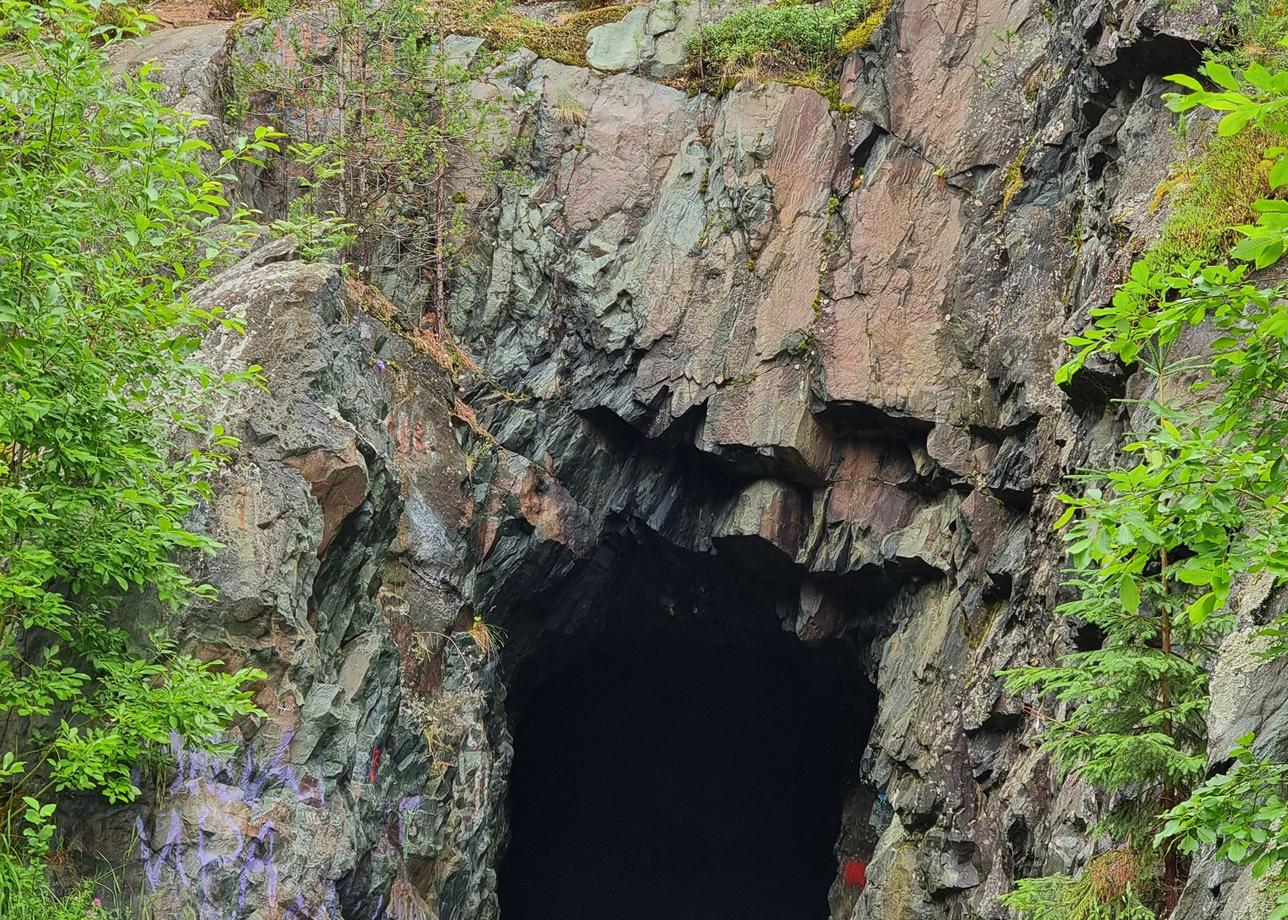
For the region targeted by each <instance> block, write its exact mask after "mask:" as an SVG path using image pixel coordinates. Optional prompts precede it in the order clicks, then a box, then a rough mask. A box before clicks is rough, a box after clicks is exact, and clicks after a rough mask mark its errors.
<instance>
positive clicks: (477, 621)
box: [469, 617, 505, 658]
mask: <svg viewBox="0 0 1288 920" xmlns="http://www.w3.org/2000/svg"><path fill="white" fill-rule="evenodd" d="M469 634H470V638H471V639H473V640H474V644H475V645H476V646H478V649H479V651H480V652H482V653H483V655H484V657H485V658H494V657H496V655H498V654H499V653H500V651H501V646H502V645H504V644H505V631H504V630H503V629H501V627H499V626H493V625H492V624H491V623H486V622H484V621H483V618H482V617H475V618H474V622H473V623H471V624H470V629H469Z"/></svg>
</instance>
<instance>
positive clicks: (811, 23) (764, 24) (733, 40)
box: [689, 0, 888, 95]
mask: <svg viewBox="0 0 1288 920" xmlns="http://www.w3.org/2000/svg"><path fill="white" fill-rule="evenodd" d="M881 2H882V0H826V2H821V3H807V2H802V0H780V2H778V3H774V4H771V5H769V6H745V7H742V8H741V9H738V10H735V11H734V12H732V13H730V14H729V15H727V16H725V17H723V18H721V19H719V20H717V21H715V22H713V23H711V24H709V25H707V26H704V27H703V28H702V29H700V30H699V31H698V33H697V34H696V35H695V36H693V38H691V39H690V40H689V54H690V62H689V69H690V73H691V74H692V75H693V76H694V77H696V78H697V79H699V80H700V81H702V82H704V83H708V84H712V85H714V86H715V87H716V88H717V89H725V88H728V87H729V86H732V85H733V84H734V83H736V82H737V81H738V80H741V79H744V78H750V79H757V80H762V81H777V82H782V83H792V84H795V85H798V86H807V87H809V88H810V89H814V90H817V91H818V92H820V93H823V94H824V95H830V92H829V91H830V90H831V89H832V87H833V86H834V85H835V79H834V73H835V70H836V68H837V66H838V65H839V64H840V62H841V59H842V57H843V54H842V52H841V42H842V41H843V40H844V38H845V36H847V35H848V34H850V33H851V32H854V31H855V30H857V29H860V28H862V27H863V26H864V24H865V23H866V22H867V21H868V20H869V19H870V18H872V17H873V16H875V15H876V14H877V11H878V9H879V5H880V3H881ZM886 2H887V4H888V0H886ZM884 17H885V12H884V11H882V12H881V13H880V18H881V19H884ZM879 25H880V20H878V21H877V22H876V23H875V24H874V25H873V26H872V28H871V29H870V30H869V31H868V34H867V38H868V39H870V38H871V35H872V32H875V31H876V29H877V27H878V26H879ZM860 37H861V36H860ZM856 47H858V46H857V45H856Z"/></svg>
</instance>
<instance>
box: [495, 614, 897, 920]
mask: <svg viewBox="0 0 1288 920" xmlns="http://www.w3.org/2000/svg"><path fill="white" fill-rule="evenodd" d="M848 652H849V650H848V649H847V648H846V647H845V646H843V645H841V644H840V643H824V644H821V645H817V646H807V645H805V644H804V643H801V642H799V641H798V640H796V639H795V638H793V637H792V636H789V635H787V634H785V633H783V632H781V631H778V630H769V629H767V630H763V631H761V630H739V629H728V628H720V627H717V626H716V625H715V624H712V623H696V622H690V623H664V624H656V625H648V624H644V623H636V624H632V625H629V626H623V627H622V628H620V629H616V630H613V631H612V632H611V633H608V634H604V635H601V636H599V637H597V638H595V639H594V640H592V641H590V642H588V643H586V644H584V645H581V646H580V648H579V649H578V653H577V654H576V655H575V656H573V657H570V658H565V659H562V660H552V658H551V657H549V656H543V655H540V654H538V655H534V656H532V657H531V658H530V659H528V660H527V661H526V662H525V663H524V665H523V668H521V670H526V671H529V672H530V673H528V674H526V675H524V674H520V675H518V676H519V677H521V678H523V679H522V680H519V681H516V682H515V684H514V690H513V692H512V694H511V696H510V699H509V704H510V707H511V712H512V713H513V714H514V718H515V739H514V744H515V761H514V767H513V771H512V775H511V791H510V815H511V838H510V843H509V847H508V850H507V853H506V857H505V861H504V863H503V865H502V871H501V876H500V896H501V916H502V917H503V918H504V920H823V918H826V917H827V916H828V904H827V894H828V888H829V886H830V885H831V883H832V881H833V879H834V877H835V875H836V870H837V861H836V856H835V854H834V846H835V842H836V840H837V836H838V833H839V831H840V822H841V812H842V806H843V802H844V799H845V795H846V793H847V785H848V784H849V783H851V782H853V781H854V780H855V779H856V778H857V776H858V772H859V771H858V758H859V756H860V755H861V753H862V750H863V746H864V744H865V743H866V741H867V735H868V732H869V730H870V728H871V724H872V719H873V717H874V715H875V708H876V694H875V689H874V688H873V687H872V685H871V684H870V683H868V682H867V681H866V680H865V679H863V678H862V677H861V676H860V674H859V671H858V668H857V666H856V665H855V663H854V659H853V655H852V654H850V653H848ZM533 672H535V673H533Z"/></svg>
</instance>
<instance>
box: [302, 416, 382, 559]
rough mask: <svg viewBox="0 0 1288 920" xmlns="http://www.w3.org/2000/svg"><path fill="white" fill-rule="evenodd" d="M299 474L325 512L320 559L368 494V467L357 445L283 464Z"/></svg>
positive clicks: (322, 451) (322, 450) (319, 545)
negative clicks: (345, 520)
mask: <svg viewBox="0 0 1288 920" xmlns="http://www.w3.org/2000/svg"><path fill="white" fill-rule="evenodd" d="M283 463H285V465H286V466H289V467H291V468H292V469H295V470H298V471H299V473H300V475H301V476H303V477H304V480H305V482H307V483H308V484H309V491H310V492H312V493H313V497H314V498H315V499H317V501H318V504H319V505H320V506H321V508H322V541H321V543H319V544H318V558H321V557H322V556H324V555H326V551H327V547H329V546H330V545H331V541H332V540H333V539H334V538H335V535H336V532H337V531H338V530H339V529H340V525H341V524H343V523H344V519H345V518H347V517H348V516H349V515H350V514H351V513H352V512H353V511H354V510H355V509H357V507H358V506H359V505H361V504H362V501H363V498H364V497H365V496H366V494H367V464H366V462H365V461H364V460H363V459H362V454H361V452H360V451H359V450H358V446H357V444H356V443H355V442H353V441H349V442H348V443H346V444H345V445H344V446H343V447H342V448H340V449H338V450H337V449H325V448H324V449H319V450H314V451H310V452H309V453H306V454H297V455H296V456H293V457H287V458H286V459H285V460H283Z"/></svg>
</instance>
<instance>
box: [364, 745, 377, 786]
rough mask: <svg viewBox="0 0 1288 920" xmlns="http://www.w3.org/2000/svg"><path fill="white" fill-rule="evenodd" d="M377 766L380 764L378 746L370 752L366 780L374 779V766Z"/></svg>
mask: <svg viewBox="0 0 1288 920" xmlns="http://www.w3.org/2000/svg"><path fill="white" fill-rule="evenodd" d="M378 766H380V748H376V749H375V750H374V751H372V752H371V772H370V773H368V774H367V782H369V783H374V782H375V781H376V767H378Z"/></svg>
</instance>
